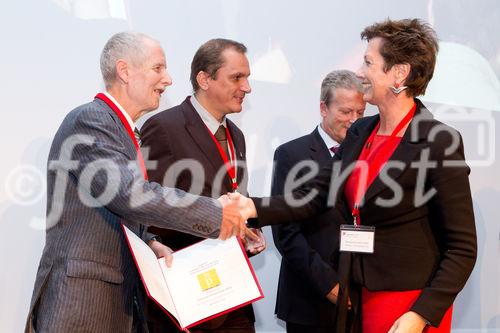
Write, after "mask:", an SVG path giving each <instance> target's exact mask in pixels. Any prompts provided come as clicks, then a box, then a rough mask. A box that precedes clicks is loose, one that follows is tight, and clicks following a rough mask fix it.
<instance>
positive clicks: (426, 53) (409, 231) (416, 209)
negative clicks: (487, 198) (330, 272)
mask: <svg viewBox="0 0 500 333" xmlns="http://www.w3.org/2000/svg"><path fill="white" fill-rule="evenodd" d="M361 37H362V38H363V39H366V40H367V41H368V46H367V49H366V52H365V54H364V64H363V66H362V68H361V69H360V70H359V72H358V77H359V78H360V79H361V81H362V83H363V86H364V88H365V92H364V100H365V101H366V102H368V103H370V104H373V105H375V106H377V108H378V111H379V116H378V117H376V118H375V119H372V120H368V119H365V120H364V121H363V123H364V124H357V126H355V128H356V130H357V131H355V130H354V128H353V132H356V133H362V134H360V136H359V138H360V139H361V138H363V139H361V141H362V142H363V145H362V148H361V151H360V153H359V155H358V157H357V159H356V160H355V161H353V162H354V163H355V164H354V165H355V167H354V170H353V171H352V173H351V174H350V175H349V177H348V178H347V182H346V183H345V187H344V198H345V205H346V206H347V209H348V211H350V212H351V213H352V215H353V218H354V220H355V223H357V224H358V225H361V226H364V225H368V226H371V227H375V245H374V253H372V254H356V253H350V254H345V255H350V256H351V258H350V259H351V260H350V263H349V265H347V266H350V267H348V270H349V273H350V274H349V277H348V278H349V279H350V282H351V283H352V285H353V286H356V285H357V286H358V291H359V288H361V309H360V311H359V314H358V318H359V317H361V318H362V320H361V322H362V324H361V326H360V328H361V329H362V332H364V333H381V332H383V333H385V332H390V333H393V332H422V331H425V332H450V329H451V319H452V303H453V300H454V298H455V296H456V294H457V293H458V291H459V290H460V289H461V288H462V287H463V285H464V284H465V281H466V279H467V278H468V276H469V274H470V272H471V270H472V267H473V265H474V261H475V256H476V243H475V241H476V237H475V227H474V217H473V212H472V205H471V199H470V189H469V184H468V180H467V176H466V172H468V169H467V168H464V167H463V166H464V165H462V168H461V170H459V169H453V167H449V168H445V166H446V165H444V164H443V162H444V163H446V162H445V161H444V160H445V159H446V158H448V159H450V160H453V161H457V160H459V161H463V160H464V156H463V147H462V142H461V138H460V135H459V134H458V132H455V131H454V130H452V129H451V128H449V127H447V126H446V125H444V124H433V123H437V122H436V121H435V120H430V119H429V118H431V116H430V114H428V113H429V112H428V111H427V110H426V109H425V107H424V106H423V105H422V104H421V102H420V101H419V100H417V99H415V96H418V95H421V94H423V93H424V92H425V89H426V87H427V84H428V82H429V80H430V79H431V78H432V75H433V71H434V65H435V62H436V53H437V51H438V43H437V40H436V37H435V33H434V31H433V30H432V28H430V27H429V26H428V25H426V24H424V23H422V22H420V21H418V20H416V19H414V20H401V21H391V20H387V21H385V22H381V23H376V24H374V25H371V26H369V27H367V28H365V29H364V31H363V32H362V33H361ZM410 127H411V128H410ZM429 128H434V131H433V130H429ZM412 131H413V135H411V134H412V133H411V132H412ZM433 132H435V133H439V132H444V133H441V134H438V135H436V136H435V137H433V135H434V134H435V133H434V134H432V133H433ZM423 134H425V135H423ZM447 136H448V138H446V137H447ZM449 137H451V139H450V138H449ZM436 138H439V139H438V140H434V139H436ZM452 139H456V143H457V144H458V146H459V147H460V149H458V151H455V153H454V154H450V155H449V156H446V152H445V150H443V148H447V146H450V147H451V146H452V144H451V141H452ZM440 140H442V142H440ZM446 140H450V144H449V145H448V144H446ZM351 141H352V140H350V141H348V142H346V144H345V145H344V147H343V150H344V151H346V152H348V151H350V150H351V149H354V150H356V148H355V145H352V146H350V145H349V142H351ZM436 143H437V144H439V145H440V146H441V147H437V146H436V145H435V144H436ZM415 146H416V148H415ZM358 151H359V150H358ZM426 151H427V153H426ZM426 156H427V157H431V158H428V160H429V161H428V162H427V165H426V167H427V175H426V177H425V176H422V177H424V178H421V179H420V180H419V178H418V177H419V176H418V171H416V170H417V169H416V168H415V169H413V171H412V170H411V168H412V164H413V165H416V164H415V163H418V162H419V161H420V162H422V161H424V162H425V157H426ZM345 162H346V163H347V162H349V161H345ZM398 162H399V163H400V164H399V165H398V164H397V163H398ZM422 165H423V166H424V165H425V163H423V164H422ZM391 171H393V173H392V175H391ZM381 173H385V175H389V178H391V179H392V180H393V181H394V182H395V184H397V186H393V188H392V189H391V186H390V185H391V184H390V183H389V182H383V181H382V182H381V176H382V175H381ZM455 177H456V178H455ZM382 180H383V179H382ZM419 183H420V185H421V189H418V186H419ZM397 187H399V189H400V190H399V192H398V190H397V189H396V188H397ZM374 188H375V190H374ZM424 191H425V192H427V191H430V192H427V193H430V194H429V197H430V198H429V199H427V200H425V199H424V198H421V199H422V200H421V202H420V203H418V199H419V195H422V196H424ZM373 192H377V193H378V194H377V195H374V193H373ZM419 192H422V193H420V194H419ZM457 192H458V193H457ZM432 193H434V195H433V196H431V194H432ZM377 197H378V200H380V201H379V202H378V203H377ZM384 200H385V201H386V203H385V204H381V202H383V201H384ZM391 200H392V202H389V201H391ZM445 210H456V211H455V212H450V211H445ZM344 268H347V267H344ZM346 284H348V283H346ZM344 302H345V300H344Z"/></svg>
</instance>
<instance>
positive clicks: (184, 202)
mask: <svg viewBox="0 0 500 333" xmlns="http://www.w3.org/2000/svg"><path fill="white" fill-rule="evenodd" d="M101 71H102V74H103V78H104V82H105V84H106V92H105V93H102V94H98V95H97V96H96V98H95V99H94V100H93V101H92V102H90V103H87V104H84V105H82V106H79V107H77V108H76V109H74V110H73V111H71V112H70V113H69V114H68V115H67V116H66V118H65V119H64V121H63V122H62V124H61V126H60V127H59V130H58V131H57V133H56V135H55V137H54V140H53V142H52V146H51V149H50V153H49V159H48V172H47V195H48V199H47V232H46V244H45V248H44V250H43V254H42V257H41V260H40V265H39V268H38V273H37V276H36V281H35V287H34V290H33V296H32V300H31V306H30V311H29V315H28V320H27V324H26V332H71V333H75V332H143V331H146V330H147V328H146V326H145V324H144V320H143V313H142V302H143V291H142V289H141V285H140V280H139V276H138V272H137V270H136V268H135V266H134V263H133V259H132V256H131V254H130V252H129V250H128V248H127V244H126V240H125V238H124V234H123V232H122V230H121V223H123V224H124V225H126V226H127V227H128V228H129V229H131V230H132V231H133V232H135V233H136V234H137V235H139V236H140V237H142V238H143V239H144V240H145V241H147V242H148V244H149V245H150V246H151V248H152V249H153V251H155V253H156V255H157V256H158V257H161V256H167V257H168V255H169V254H170V252H169V249H168V248H167V247H166V246H164V245H162V244H161V243H160V242H157V241H155V240H154V239H153V238H152V235H149V234H148V233H147V232H146V228H145V226H149V225H151V226H157V227H161V228H168V229H175V230H178V231H182V232H185V233H190V234H193V235H196V236H200V237H212V238H215V237H217V236H219V237H220V238H223V239H224V238H227V237H229V236H232V235H235V234H240V235H243V234H244V233H248V230H247V229H246V227H245V225H244V219H243V218H242V216H241V214H240V213H239V211H238V210H237V209H236V208H235V207H234V206H232V205H231V204H227V202H224V200H216V199H211V198H206V197H198V196H195V195H192V194H188V193H185V192H183V191H180V190H177V189H171V188H165V187H162V186H160V185H159V184H157V183H154V182H148V181H147V180H146V179H145V178H144V173H145V165H146V164H145V163H144V161H143V159H142V155H141V153H140V151H139V150H138V148H137V147H138V146H137V142H136V140H135V138H134V137H133V130H134V128H135V125H134V121H135V120H137V119H138V118H139V116H140V115H142V114H144V113H145V112H148V111H151V110H154V109H156V108H158V105H159V100H160V96H161V94H162V93H163V91H164V90H165V88H166V87H167V86H169V85H170V84H172V81H171V78H170V76H169V75H168V73H167V70H166V61H165V55H164V53H163V50H162V48H161V47H160V45H159V43H158V42H157V41H155V40H153V39H151V38H150V37H147V36H145V35H143V34H138V33H131V32H125V33H119V34H116V35H114V36H113V37H112V38H111V39H110V40H109V41H108V42H107V44H106V46H105V47H104V50H103V52H102V54H101Z"/></svg>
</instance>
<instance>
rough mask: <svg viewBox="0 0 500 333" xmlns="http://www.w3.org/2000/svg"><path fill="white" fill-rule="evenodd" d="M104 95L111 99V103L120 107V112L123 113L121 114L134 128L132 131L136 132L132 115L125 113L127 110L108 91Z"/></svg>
mask: <svg viewBox="0 0 500 333" xmlns="http://www.w3.org/2000/svg"><path fill="white" fill-rule="evenodd" d="M103 94H104V95H106V97H107V98H109V99H110V100H111V102H113V103H114V104H115V105H116V106H117V107H118V110H120V111H121V113H122V114H123V115H124V116H125V119H127V122H128V124H129V125H130V127H131V128H132V130H134V129H135V124H134V121H133V120H132V118H131V117H130V115H129V114H128V113H127V112H126V111H125V109H124V108H123V107H122V106H121V105H120V103H118V101H117V100H116V99H115V98H114V97H113V96H111V94H110V93H108V92H107V91H105V92H103Z"/></svg>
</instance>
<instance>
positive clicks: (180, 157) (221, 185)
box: [141, 97, 254, 325]
mask: <svg viewBox="0 0 500 333" xmlns="http://www.w3.org/2000/svg"><path fill="white" fill-rule="evenodd" d="M226 121H227V128H228V130H229V133H230V135H231V138H232V140H233V144H234V148H235V153H236V154H235V156H236V157H237V160H238V162H237V182H238V191H239V192H240V193H242V194H247V182H248V176H247V170H246V162H245V156H246V151H245V138H244V136H243V133H242V132H241V130H240V129H239V128H238V127H237V126H236V125H235V124H234V123H233V122H232V121H231V120H229V119H226ZM141 140H142V147H143V148H145V149H148V148H149V160H152V161H158V163H157V167H156V168H155V169H153V170H148V176H149V179H150V180H151V181H156V182H159V183H162V184H164V185H165V186H169V187H175V188H179V189H182V190H185V191H187V192H193V191H196V190H198V192H196V193H198V194H200V193H201V195H203V196H209V197H214V198H218V197H219V196H220V195H222V194H226V193H227V192H232V187H231V180H230V178H229V176H228V175H227V171H226V168H225V166H224V164H223V160H222V158H221V156H220V153H219V151H218V150H217V147H216V145H215V144H214V142H213V139H212V138H211V136H210V133H209V130H208V129H207V127H206V126H205V124H204V123H203V120H202V119H201V117H200V116H199V115H198V113H197V112H196V110H195V109H194V107H193V105H192V104H191V102H190V101H189V97H188V98H186V100H185V101H184V102H182V103H181V104H180V105H178V106H175V107H173V108H171V109H169V110H166V111H163V112H160V113H158V114H156V115H154V116H153V117H151V118H150V119H148V120H147V121H146V122H145V124H144V125H143V126H142V128H141ZM186 160H191V162H190V164H191V165H193V161H194V163H197V164H198V166H199V170H198V171H196V172H194V173H191V172H188V171H186V170H184V171H182V168H183V167H182V165H183V161H186ZM167 173H171V174H172V175H175V174H177V177H175V176H174V177H169V176H168V174H167ZM166 174H167V176H166V177H165V175H166ZM200 191H201V192H200ZM149 231H150V232H152V233H154V234H157V235H159V236H160V237H161V238H162V241H163V243H165V244H166V245H167V246H169V247H170V248H172V249H173V250H174V251H175V250H178V249H180V248H183V247H186V246H188V245H191V244H194V243H196V242H198V241H200V240H202V239H203V238H198V237H195V236H192V235H189V234H186V233H182V232H178V231H175V230H171V229H160V228H150V229H149ZM243 310H244V311H246V313H247V314H248V316H250V317H251V319H252V322H253V321H254V317H253V316H254V315H253V310H252V306H251V305H250V306H247V307H245V308H244V309H243ZM237 311H240V310H237ZM224 318H225V316H221V317H218V318H216V319H215V320H212V321H210V322H215V323H212V324H214V325H216V324H217V323H222V322H223V320H224ZM202 325H204V324H202Z"/></svg>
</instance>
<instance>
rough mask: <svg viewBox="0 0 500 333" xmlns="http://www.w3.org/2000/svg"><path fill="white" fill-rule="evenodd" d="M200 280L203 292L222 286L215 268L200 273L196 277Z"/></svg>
mask: <svg viewBox="0 0 500 333" xmlns="http://www.w3.org/2000/svg"><path fill="white" fill-rule="evenodd" d="M196 277H197V278H198V283H199V285H200V288H201V290H203V291H206V290H208V289H212V288H215V287H217V286H218V285H220V279H219V275H217V271H216V270H215V268H212V269H210V270H208V271H206V272H203V273H200V274H198V275H197V276H196Z"/></svg>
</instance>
